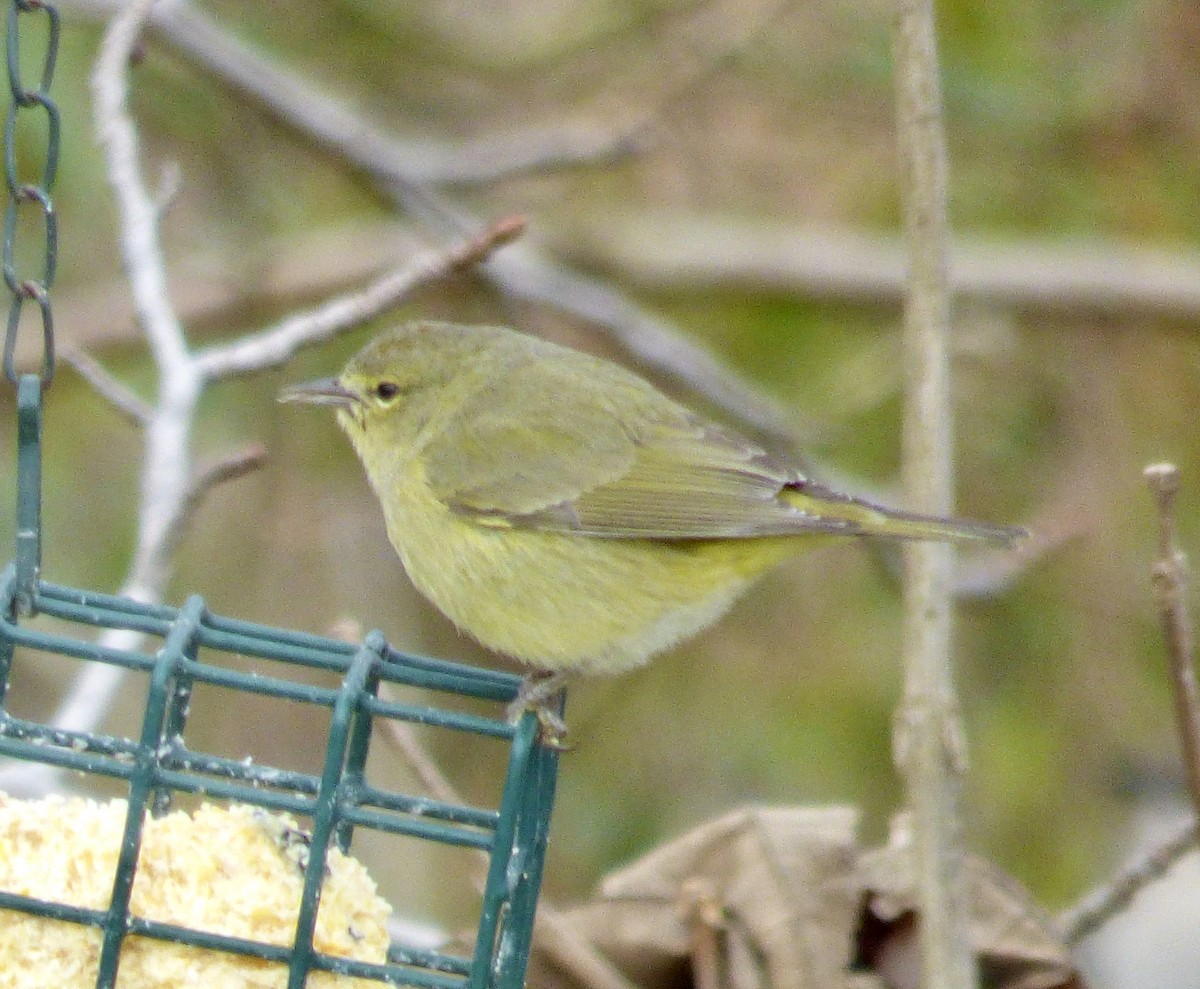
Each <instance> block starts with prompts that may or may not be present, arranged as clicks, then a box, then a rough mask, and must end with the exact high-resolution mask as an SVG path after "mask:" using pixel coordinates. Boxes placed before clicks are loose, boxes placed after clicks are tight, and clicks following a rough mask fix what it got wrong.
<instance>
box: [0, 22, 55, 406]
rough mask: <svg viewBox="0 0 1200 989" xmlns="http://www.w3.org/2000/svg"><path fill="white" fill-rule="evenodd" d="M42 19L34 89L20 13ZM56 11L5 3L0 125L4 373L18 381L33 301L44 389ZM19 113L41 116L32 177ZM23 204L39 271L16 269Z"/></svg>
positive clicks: (50, 362) (49, 324) (49, 331)
mask: <svg viewBox="0 0 1200 989" xmlns="http://www.w3.org/2000/svg"><path fill="white" fill-rule="evenodd" d="M31 16H32V17H37V16H44V17H45V18H46V48H45V53H44V57H43V60H42V70H41V78H40V81H39V83H38V87H37V89H33V90H30V89H26V88H25V85H24V83H23V82H22V80H21V58H20V56H21V18H22V17H31ZM58 36H59V18H58V11H57V10H56V9H55V8H54V7H53V6H52V5H50V4H48V3H45V2H43V0H11V3H10V5H9V8H8V47H7V53H8V83H9V89H10V92H11V95H12V99H11V102H10V103H9V107H8V120H7V122H6V123H5V127H4V174H5V179H6V181H7V184H8V206H7V208H6V209H5V212H4V230H3V251H2V257H3V268H4V281H5V283H6V284H7V285H8V290H9V292H11V293H12V302H11V304H10V306H9V310H8V328H7V332H6V333H5V336H4V373H5V375H6V376H7V377H8V380H9V381H12V382H13V383H14V384H15V383H16V381H17V371H16V367H15V365H14V359H15V354H16V349H17V336H18V334H19V332H20V326H21V313H22V311H23V310H24V308H25V303H26V302H29V301H33V302H34V303H35V304H36V306H37V311H38V314H39V316H40V318H41V324H42V366H41V371H40V373H39V378H40V379H41V383H42V388H43V389H45V387H46V386H47V385H48V384H50V379H51V378H52V377H53V376H54V317H53V314H52V312H51V310H50V286H51V285H52V284H53V283H54V269H55V265H56V263H57V259H58V214H57V213H56V212H55V209H54V201H53V199H51V198H50V189H51V188H52V187H53V185H54V176H55V173H56V172H57V171H58V152H59V127H60V122H59V113H58V107H57V106H56V105H55V103H54V101H53V100H52V99H51V98H50V83H51V82H52V81H53V78H54V65H55V62H56V60H57V58H58ZM22 112H26V113H29V112H32V114H34V115H38V116H40V117H41V118H42V127H43V129H44V133H45V154H44V158H43V163H42V169H41V174H40V175H39V176H38V179H37V181H35V182H23V181H21V180H20V178H19V177H18V175H17V167H18V166H17V151H16V136H17V118H18V116H19V114H21V113H22ZM22 207H32V208H35V209H37V210H38V211H39V212H40V214H41V217H42V235H43V240H42V252H41V255H42V263H41V270H40V272H35V273H34V275H33V276H32V277H22V276H21V275H20V274H18V272H17V270H16V261H15V260H14V258H15V245H16V240H17V219H18V213H19V211H20V210H21V208H22Z"/></svg>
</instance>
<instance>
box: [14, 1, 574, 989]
mask: <svg viewBox="0 0 1200 989" xmlns="http://www.w3.org/2000/svg"><path fill="white" fill-rule="evenodd" d="M30 15H32V16H44V17H47V18H48V24H49V30H48V32H47V34H48V38H49V43H48V51H47V55H46V58H45V63H44V67H43V72H42V77H41V80H40V86H39V87H38V88H37V89H36V90H27V89H25V87H24V86H23V85H22V83H21V80H20V70H19V51H18V37H19V30H18V25H19V19H20V18H21V17H23V16H30ZM57 37H58V18H57V14H56V13H55V12H54V10H53V8H51V7H49V6H48V5H43V4H41V3H37V2H31V0H12V3H11V5H10V8H9V13H8V67H9V77H10V82H11V88H12V94H13V95H12V105H11V107H10V110H9V122H8V128H7V132H6V154H5V163H6V166H7V174H8V187H9V204H8V210H7V213H6V219H5V226H4V273H5V279H6V281H7V283H8V286H9V289H10V291H11V293H12V300H13V301H12V306H11V309H10V315H9V320H8V333H7V336H6V340H5V350H4V369H5V372H6V374H7V376H8V378H9V380H10V381H12V382H13V383H14V384H16V385H17V392H18V399H17V434H18V437H17V438H18V444H17V445H18V451H17V461H18V469H17V506H16V521H17V525H16V530H17V534H16V550H15V555H14V559H13V561H12V562H10V563H9V564H8V566H7V567H6V568H5V569H4V571H3V574H2V575H0V755H2V756H4V757H7V758H10V759H18V760H27V761H30V762H34V763H40V764H43V765H46V766H56V767H61V768H65V769H69V770H71V771H73V772H76V773H81V774H83V775H84V776H87V777H106V778H110V779H117V780H123V781H125V782H126V783H127V785H128V803H127V811H126V816H125V824H124V832H123V839H122V842H121V846H120V852H119V857H118V861H117V868H116V871H115V875H114V876H113V881H112V891H111V898H110V901H109V904H108V906H107V908H106V909H86V908H83V907H80V906H76V905H71V904H67V903H61V902H52V901H50V900H47V899H41V898H38V897H36V896H25V895H17V894H15V893H11V892H4V891H0V909H7V910H14V911H19V912H22V913H26V914H31V915H35V916H40V917H45V918H51V919H56V920H60V921H66V922H70V923H74V924H80V925H87V926H90V927H93V928H98V929H99V930H100V931H101V936H102V941H101V946H100V954H99V963H98V967H97V973H96V979H95V985H96V986H97V987H112V986H114V985H116V980H117V969H118V965H119V962H120V958H121V949H122V944H123V943H124V942H125V941H126V939H127V938H129V937H130V936H142V937H146V938H153V939H161V940H169V941H175V942H178V943H182V944H187V945H194V946H197V947H202V948H209V949H214V950H217V951H224V952H231V953H234V954H240V955H244V956H252V957H257V958H261V959H266V960H268V961H274V962H278V963H281V964H286V966H287V972H288V977H287V978H288V981H287V984H288V986H289V989H300V987H302V986H304V985H305V982H306V979H307V977H308V974H309V973H310V972H315V971H322V970H324V971H329V972H335V973H342V974H346V975H350V976H358V977H362V978H367V979H374V980H378V981H380V982H382V983H387V984H393V985H412V986H417V987H429V989H488V987H496V989H520V987H521V986H522V984H523V981H524V974H525V967H526V961H527V958H528V954H529V948H530V942H531V940H532V933H533V918H534V911H535V908H536V904H537V896H538V890H539V888H540V883H541V874H542V865H543V862H544V857H545V851H546V839H547V832H548V828H549V822H550V814H551V809H552V805H553V799H554V787H555V781H556V776H557V764H558V753H557V751H555V749H553V748H551V747H547V746H543V745H541V744H540V743H539V723H538V719H537V718H536V717H535V716H534V715H532V714H526V715H525V716H524V717H523V718H522V720H521V721H520V722H519V723H518V724H516V725H512V724H510V723H509V722H508V721H507V720H505V718H504V716H503V708H500V709H499V710H498V712H497V713H498V714H499V717H495V718H492V717H485V716H480V715H478V714H473V713H467V712H463V711H455V710H450V709H443V708H439V707H432V706H425V705H421V704H412V703H399V702H395V701H391V700H386V699H383V698H381V697H380V686H381V685H384V684H395V685H401V686H405V687H414V688H422V689H426V690H430V691H435V692H438V693H440V694H444V695H447V696H459V697H465V698H474V699H477V700H482V701H485V702H494V703H496V704H497V705H505V704H507V703H508V702H510V701H512V700H514V699H515V697H516V694H517V690H518V687H519V684H520V679H519V678H518V677H516V676H513V675H511V674H505V673H499V672H495V671H488V670H481V669H476V668H473V667H468V666H464V665H460V664H455V663H450V662H446V661H441V660H435V659H427V658H422V657H415V656H410V655H406V654H404V653H401V652H398V651H397V650H395V649H393V648H392V647H390V646H389V645H388V644H387V642H386V641H385V640H384V638H383V636H382V635H381V634H380V633H378V632H372V633H370V634H369V635H367V636H366V637H365V639H363V641H362V642H361V643H360V644H357V645H355V644H351V643H347V642H343V641H339V640H335V639H330V638H323V637H320V636H316V635H311V634H308V633H304V632H298V631H291V630H286V629H279V628H271V627H268V626H264V625H257V624H252V623H249V622H244V621H237V620H234V619H231V618H225V617H221V616H218V615H214V614H212V613H210V612H209V611H208V609H207V608H206V607H205V604H204V602H203V600H202V599H201V598H199V597H192V598H190V599H189V600H188V601H187V602H186V603H185V604H184V606H183V607H182V608H169V607H163V606H160V605H147V604H142V603H140V602H137V601H134V600H131V599H128V598H122V597H116V596H112V595H108V594H101V593H95V592H93V591H89V590H81V589H77V588H71V587H63V586H60V585H57V584H53V583H49V582H47V581H44V580H43V579H42V575H41V536H42V530H41V465H42V400H43V396H44V393H45V391H46V388H47V385H48V384H49V382H50V378H51V376H52V374H53V369H54V349H53V348H54V334H53V322H52V318H51V310H50V304H49V294H48V290H49V287H50V284H51V282H52V281H53V274H54V257H55V253H56V225H55V214H54V209H53V205H52V200H51V198H50V192H49V190H50V188H51V185H52V182H53V178H54V171H55V167H56V163H57V156H58V112H57V109H56V107H55V106H54V103H53V101H52V100H51V99H50V97H49V94H48V89H49V84H50V81H51V77H52V76H53V68H54V55H55V49H56V47H57ZM30 109H32V110H33V112H35V113H43V114H44V115H45V118H46V120H47V125H46V128H47V133H48V137H47V145H46V147H47V150H46V164H45V167H44V169H43V173H42V176H41V181H40V183H37V184H32V183H30V184H25V183H21V182H19V181H18V180H17V177H16V175H15V170H16V165H15V157H16V156H15V153H14V151H13V149H12V145H13V134H14V120H15V118H16V115H17V114H18V113H20V112H22V111H25V110H30ZM26 203H34V204H36V205H38V206H39V208H40V209H41V211H42V215H43V217H44V219H45V226H44V229H45V235H46V244H45V253H44V259H45V260H44V265H43V270H42V272H41V276H40V277H39V278H33V279H21V278H19V277H18V276H17V275H16V273H15V270H14V267H15V266H14V263H13V253H14V251H13V240H14V236H15V230H16V222H15V217H16V211H17V209H18V207H19V206H20V205H23V204H26ZM31 300H32V301H33V302H35V303H36V304H37V306H38V309H39V312H40V316H41V325H42V355H43V360H42V367H41V371H40V373H38V374H23V375H18V374H17V372H16V370H15V367H14V352H15V346H16V335H17V331H18V327H19V324H20V316H21V310H22V307H23V304H24V303H25V302H28V301H31ZM43 617H44V618H45V619H49V621H39V620H38V619H39V618H43ZM43 625H45V626H47V627H45V628H43V627H42V626H43ZM101 629H128V630H134V631H137V632H140V633H143V634H144V635H146V636H148V637H150V638H151V639H157V640H159V641H160V646H159V648H158V649H157V650H156V651H153V652H151V651H146V650H142V649H118V648H109V647H105V646H102V645H99V644H97V643H95V642H94V641H92V638H93V636H94V634H95V632H94V631H93V630H101ZM18 649H21V650H25V651H27V653H28V656H29V657H31V658H32V659H33V660H34V661H36V658H37V656H38V655H56V656H62V657H69V658H71V659H73V660H76V661H78V662H79V663H80V664H97V663H98V664H109V665H113V666H118V667H122V668H124V669H128V670H133V671H139V672H141V673H142V674H143V675H144V676H146V677H148V681H149V689H148V692H147V697H146V701H145V706H144V714H143V720H142V728H141V733H140V735H139V737H138V738H136V739H133V738H124V737H120V736H116V735H105V734H99V733H94V732H78V731H65V730H61V729H57V728H55V727H54V726H53V725H50V724H48V723H43V722H41V721H39V720H36V719H30V718H24V717H17V716H15V715H14V714H13V713H11V710H10V703H9V702H10V700H11V698H10V696H9V695H10V687H11V682H10V681H11V674H12V669H13V660H14V657H16V656H17V655H18V653H17V650H18ZM234 655H236V656H243V657H256V658H258V659H260V660H268V661H273V662H274V663H275V664H276V666H275V667H273V668H272V675H266V674H263V673H261V672H254V673H247V672H241V671H239V670H236V669H232V668H230V667H229V666H228V665H222V663H221V658H222V657H223V656H234ZM311 670H322V671H326V672H327V673H332V674H335V675H336V676H337V677H340V679H341V684H340V686H339V687H336V688H331V687H321V686H314V685H312V684H310V683H306V682H303V680H302V679H301V677H300V675H299V674H301V673H302V672H303V671H311ZM198 685H213V686H217V687H221V688H224V689H226V690H229V691H234V692H237V693H245V694H250V695H255V696H256V697H268V698H276V699H279V700H282V701H284V702H285V703H289V704H305V705H310V706H312V707H315V708H318V709H323V710H325V711H327V712H328V719H329V721H328V742H327V745H326V748H325V753H324V761H323V768H322V769H321V771H320V772H319V773H306V772H300V771H296V770H292V769H285V768H282V767H277V766H271V765H269V764H264V763H262V762H259V761H257V759H253V758H247V759H243V760H235V759H230V758H227V757H223V756H219V755H216V754H214V753H210V752H205V751H203V750H201V749H199V748H192V747H191V746H190V745H189V743H188V740H187V739H188V716H189V713H190V711H189V705H190V701H191V698H192V692H193V688H194V687H196V686H198ZM380 718H384V719H397V720H400V721H405V722H409V723H414V724H422V725H430V726H436V727H440V728H444V729H448V730H451V731H455V732H465V733H469V734H474V735H482V736H487V737H491V738H494V739H497V740H499V741H500V742H501V743H504V744H507V745H508V746H509V758H508V766H507V772H506V775H505V778H504V781H503V788H502V790H501V793H500V798H499V802H498V806H497V807H495V808H481V807H474V806H462V805H457V804H451V803H446V802H442V801H438V800H432V799H428V798H425V797H419V796H411V795H406V794H403V793H399V792H395V791H392V790H390V789H387V788H386V787H382V786H376V785H375V784H374V783H373V782H372V780H371V779H369V778H368V773H367V757H368V752H369V749H370V744H371V740H372V735H373V728H374V726H375V722H376V720H377V719H380ZM249 755H250V756H251V757H252V756H253V753H250V754H249ZM174 794H192V795H202V796H204V797H206V798H210V799H216V800H221V801H231V802H236V803H240V804H247V805H251V806H255V807H260V808H264V809H266V810H270V811H283V812H287V813H291V814H295V815H298V816H301V817H303V818H306V819H308V820H310V821H311V822H312V833H311V837H310V839H309V842H308V844H309V847H308V852H307V854H306V855H305V856H303V858H302V864H303V869H304V878H303V894H302V897H301V901H300V907H299V913H298V918H297V922H296V926H295V936H294V938H293V942H292V944H291V945H290V946H286V947H285V946H281V945H274V944H266V943H261V942H256V941H252V940H249V939H246V938H239V937H234V936H227V935H220V934H214V933H212V932H206V931H201V930H190V929H186V928H183V927H180V926H177V925H172V924H166V923H160V922H157V921H154V920H152V919H147V918H143V917H138V916H135V915H133V914H132V913H131V910H130V897H131V892H132V889H133V884H134V877H135V875H136V873H137V869H138V860H139V849H140V847H141V844H142V837H143V832H144V827H145V823H146V817H147V814H149V815H154V816H157V815H161V814H162V813H164V812H165V811H166V810H167V808H168V807H169V805H170V802H171V798H172V796H173V795H174ZM362 828H366V829H370V830H372V831H376V832H379V833H381V834H383V835H386V836H391V837H400V836H404V837H409V838H416V839H419V840H422V841H430V842H435V843H439V844H443V845H451V846H460V847H467V848H474V849H481V850H483V851H485V852H486V853H487V855H488V857H489V867H488V872H487V879H486V887H485V889H484V892H483V895H482V899H481V904H480V911H479V921H478V926H477V930H476V940H475V947H474V953H473V955H471V956H470V957H467V956H465V955H463V956H458V955H452V954H445V953H442V952H440V951H434V950H425V949H416V948H410V947H405V946H403V945H397V944H393V945H392V946H391V948H390V949H389V951H388V957H387V962H386V963H385V964H372V963H367V962H360V961H353V960H350V959H347V958H343V957H340V956H336V955H331V954H325V953H322V952H320V951H317V950H316V949H315V948H314V946H313V931H314V928H315V925H316V920H317V913H318V907H319V902H320V896H321V887H322V881H323V877H324V876H325V874H326V869H327V862H328V849H329V847H330V845H331V843H332V844H335V845H336V846H337V847H338V848H339V849H341V850H342V851H343V852H344V851H347V850H348V849H349V848H350V845H351V840H352V838H353V836H354V834H355V832H356V830H357V829H362Z"/></svg>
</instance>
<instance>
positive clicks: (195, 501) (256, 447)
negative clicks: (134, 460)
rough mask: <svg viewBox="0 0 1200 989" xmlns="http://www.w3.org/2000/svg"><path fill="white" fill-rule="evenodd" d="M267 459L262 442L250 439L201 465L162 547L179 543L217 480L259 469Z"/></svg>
mask: <svg viewBox="0 0 1200 989" xmlns="http://www.w3.org/2000/svg"><path fill="white" fill-rule="evenodd" d="M266 462H267V450H266V447H264V446H263V445H262V444H261V443H252V444H251V445H250V446H247V447H245V448H244V449H242V450H235V451H234V452H233V453H229V454H226V455H225V456H223V457H221V458H220V459H219V460H214V461H213V462H212V463H209V464H205V465H203V466H202V467H201V468H200V470H199V471H197V472H196V475H195V476H194V477H193V478H192V479H191V482H190V483H189V484H188V489H187V494H186V495H185V496H184V500H183V504H182V505H180V506H179V518H178V519H177V520H176V523H175V525H173V526H172V527H171V530H170V533H169V536H168V542H167V544H166V545H165V546H164V547H163V550H164V552H165V553H167V554H172V553H174V552H175V550H176V549H177V548H178V547H179V543H180V541H181V540H182V539H183V536H184V534H185V533H186V532H187V529H188V524H189V523H190V522H191V520H192V519H193V518H194V517H195V515H196V512H197V510H198V509H199V508H200V505H201V503H202V502H203V501H204V499H205V497H206V496H207V495H208V494H209V492H211V491H212V489H213V488H215V487H216V486H217V485H219V484H224V483H225V482H226V481H234V480H237V479H238V478H239V477H245V476H246V475H247V474H250V473H252V472H253V471H256V470H258V469H259V468H260V467H261V466H262V465H263V464H265V463H266Z"/></svg>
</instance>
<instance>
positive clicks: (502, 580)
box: [387, 491, 815, 673]
mask: <svg viewBox="0 0 1200 989" xmlns="http://www.w3.org/2000/svg"><path fill="white" fill-rule="evenodd" d="M408 494H409V497H406V498H405V499H403V501H404V509H403V511H401V512H396V513H390V514H389V517H388V519H387V524H388V534H389V536H390V537H391V540H392V544H393V545H394V546H395V547H396V549H397V551H398V553H399V554H400V558H401V560H402V561H403V563H404V567H405V569H406V570H407V571H408V574H409V577H410V578H411V579H412V582H413V584H414V585H415V586H416V587H417V589H418V590H420V591H421V593H422V594H424V595H425V596H426V597H428V598H429V599H430V600H431V601H432V602H433V603H434V604H435V605H436V606H437V607H438V608H439V609H440V610H441V611H443V612H444V613H445V614H446V615H447V616H448V617H449V618H450V619H451V620H452V621H453V622H454V623H455V624H456V625H457V626H458V627H459V628H460V629H462V630H463V631H464V632H466V633H468V634H469V635H471V636H472V637H473V638H475V639H477V640H478V641H479V642H481V643H483V645H485V646H487V647H488V648H490V649H495V650H497V651H499V652H502V653H506V654H507V655H510V656H512V657H514V658H515V659H518V660H520V661H521V662H523V663H526V664H528V665H530V666H534V667H538V668H541V669H545V670H564V669H572V670H579V671H581V672H590V673H619V672H621V671H623V670H627V669H629V668H631V667H634V666H637V665H639V664H641V663H644V662H645V661H646V660H647V659H649V658H650V657H651V656H652V655H654V654H655V653H657V652H660V651H662V650H663V649H666V648H668V647H669V646H671V645H673V644H674V643H676V642H678V641H679V640H680V639H683V638H685V637H687V636H689V635H691V634H693V633H695V632H697V631H699V630H700V629H702V628H704V627H705V626H707V625H709V624H710V623H711V622H713V621H715V620H716V619H717V618H718V617H720V615H721V614H723V613H724V612H725V610H726V609H727V608H728V607H729V605H730V604H731V603H732V602H733V600H734V599H735V598H736V597H737V595H738V594H739V593H740V592H741V591H742V590H744V589H745V587H746V586H747V585H748V584H749V583H750V582H751V581H752V580H753V579H754V578H755V577H757V576H758V575H759V574H761V573H762V572H763V571H765V570H767V569H768V568H769V567H771V566H772V565H773V564H775V563H776V562H778V561H779V560H780V559H782V558H783V557H785V556H787V555H788V554H789V553H791V552H793V551H794V550H795V549H797V548H798V547H797V546H796V545H795V544H796V542H797V540H796V539H795V538H794V537H775V538H769V539H741V540H706V541H686V542H658V541H651V540H626V539H598V538H591V537H585V536H570V535H562V534H558V533H544V532H533V531H523V530H518V529H511V528H493V527H490V526H483V525H480V524H477V523H475V522H473V521H471V520H470V519H468V518H463V517H460V516H458V515H455V514H453V513H451V512H450V511H449V510H447V509H446V508H445V506H443V505H442V504H441V503H439V502H437V501H436V500H435V499H434V498H432V497H431V496H429V495H428V493H427V492H416V493H414V492H412V491H410V492H408ZM814 541H815V540H814Z"/></svg>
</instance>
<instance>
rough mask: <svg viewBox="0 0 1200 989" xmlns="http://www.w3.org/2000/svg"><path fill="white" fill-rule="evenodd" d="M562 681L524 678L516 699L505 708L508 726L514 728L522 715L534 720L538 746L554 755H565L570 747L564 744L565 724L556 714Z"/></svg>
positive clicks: (539, 677) (558, 676) (559, 679)
mask: <svg viewBox="0 0 1200 989" xmlns="http://www.w3.org/2000/svg"><path fill="white" fill-rule="evenodd" d="M562 680H563V678H562V677H561V676H560V675H554V674H552V675H550V676H536V675H531V676H528V677H526V678H525V680H524V681H523V682H522V684H521V688H520V690H518V691H517V696H516V699H515V700H513V702H512V703H511V704H509V705H508V720H509V723H510V724H514V725H515V724H518V723H519V722H520V720H521V718H523V717H524V716H525V714H526V712H528V713H530V714H533V715H534V716H535V717H536V718H537V719H538V725H539V731H538V743H539V744H540V745H543V746H545V747H546V748H548V749H554V750H555V751H557V752H569V751H570V750H571V749H572V748H573V746H572V745H570V743H568V742H567V722H566V721H565V720H564V719H563V716H562V715H561V714H560V713H559V711H560V710H561V709H562V694H563V686H562Z"/></svg>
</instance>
